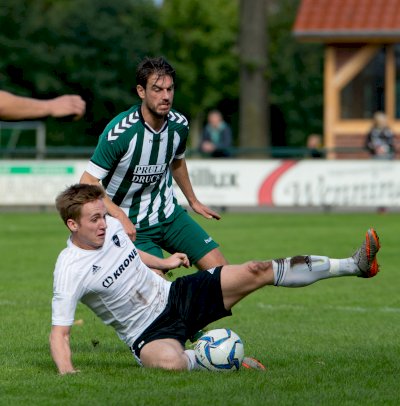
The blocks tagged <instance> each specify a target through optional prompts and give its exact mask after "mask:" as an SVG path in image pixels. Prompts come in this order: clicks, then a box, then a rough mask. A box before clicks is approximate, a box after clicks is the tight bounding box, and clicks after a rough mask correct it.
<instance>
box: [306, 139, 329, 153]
mask: <svg viewBox="0 0 400 406" xmlns="http://www.w3.org/2000/svg"><path fill="white" fill-rule="evenodd" d="M307 148H308V153H307V156H309V157H310V158H324V157H325V155H324V152H323V150H322V137H321V136H320V135H319V134H310V135H309V136H308V137H307Z"/></svg>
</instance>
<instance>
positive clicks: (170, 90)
mask: <svg viewBox="0 0 400 406" xmlns="http://www.w3.org/2000/svg"><path fill="white" fill-rule="evenodd" d="M137 91H138V94H139V97H140V98H141V99H142V102H143V107H144V108H145V109H146V110H148V112H149V113H150V114H151V115H153V116H154V117H155V118H164V117H165V116H166V115H167V114H168V113H169V111H170V110H171V107H172V102H173V100H174V81H173V79H172V77H171V76H168V75H163V76H160V75H158V74H156V73H153V74H152V75H150V77H149V78H148V80H147V85H146V89H143V87H142V86H138V87H137Z"/></svg>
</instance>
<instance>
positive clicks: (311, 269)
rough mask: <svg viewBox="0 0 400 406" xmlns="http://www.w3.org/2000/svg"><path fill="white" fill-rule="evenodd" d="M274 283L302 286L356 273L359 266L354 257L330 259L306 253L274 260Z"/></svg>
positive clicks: (276, 284) (277, 284)
mask: <svg viewBox="0 0 400 406" xmlns="http://www.w3.org/2000/svg"><path fill="white" fill-rule="evenodd" d="M272 269H273V271H274V285H275V286H286V287H301V286H307V285H311V284H312V283H314V282H317V281H319V280H321V279H327V278H333V277H337V276H348V275H356V274H357V271H358V267H357V266H356V265H355V263H354V260H353V258H345V259H330V258H328V257H324V256H317V255H304V256H296V257H292V258H284V259H276V260H273V261H272Z"/></svg>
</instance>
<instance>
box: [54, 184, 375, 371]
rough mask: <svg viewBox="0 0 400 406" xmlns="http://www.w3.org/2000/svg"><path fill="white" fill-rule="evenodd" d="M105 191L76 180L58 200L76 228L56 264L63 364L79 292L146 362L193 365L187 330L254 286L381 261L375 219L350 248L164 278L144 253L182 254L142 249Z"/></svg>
mask: <svg viewBox="0 0 400 406" xmlns="http://www.w3.org/2000/svg"><path fill="white" fill-rule="evenodd" d="M104 200H105V199H104V191H103V189H102V188H101V187H99V186H95V185H85V184H80V185H73V186H70V187H69V188H67V189H66V190H65V191H63V192H62V193H61V194H60V195H59V196H58V197H57V200H56V206H57V209H58V211H59V213H60V216H61V217H62V219H63V220H64V223H65V224H66V226H67V227H68V229H69V231H70V233H71V235H70V238H69V239H68V242H67V248H65V249H64V250H63V251H62V252H61V254H60V255H59V257H58V260H57V264H56V268H55V271H54V285H53V301H52V329H51V333H50V349H51V354H52V357H53V360H54V362H55V364H56V366H57V369H58V371H59V373H60V374H69V373H75V372H77V370H76V369H75V367H74V365H73V363H72V356H71V348H70V329H71V326H72V324H73V321H74V314H75V309H76V306H77V303H78V302H79V301H81V302H82V303H84V304H85V305H87V306H88V307H89V308H90V309H91V310H92V311H93V312H94V313H95V314H96V315H97V316H98V317H100V318H101V319H102V320H103V322H104V323H105V324H107V325H110V326H112V327H113V328H114V329H115V331H116V332H117V334H118V336H119V338H120V339H121V340H123V341H124V342H125V343H126V344H127V345H128V347H129V348H130V349H131V351H132V353H133V354H134V356H135V357H136V359H137V361H138V362H139V363H140V364H141V365H143V366H144V367H152V368H162V369H168V370H191V369H195V368H196V367H198V365H197V363H196V359H195V355H194V351H193V350H190V349H185V343H186V341H187V340H188V339H189V337H191V336H192V335H193V334H194V333H195V332H197V331H198V330H200V329H201V328H203V327H204V326H206V325H207V324H209V323H211V322H213V321H216V320H218V319H220V318H222V317H225V316H229V315H231V308H232V307H233V306H234V305H235V304H236V303H238V302H239V301H240V300H241V299H243V298H244V297H245V296H247V295H248V294H250V293H251V292H253V291H255V290H257V289H259V288H262V287H264V286H267V285H275V286H286V287H301V286H306V285H309V284H312V283H314V282H316V281H319V280H322V279H327V278H334V277H343V276H360V277H363V278H370V277H373V276H375V275H376V274H377V272H378V271H379V266H378V262H377V259H376V254H377V252H378V250H379V247H380V246H379V239H378V236H377V234H376V232H375V231H374V230H373V229H370V230H368V231H367V234H366V238H365V241H364V243H363V245H362V246H361V247H360V248H359V249H358V250H357V251H356V252H355V253H354V255H353V256H352V257H349V258H344V259H331V258H328V257H325V256H313V255H311V256H308V255H307V256H296V257H292V258H285V259H277V260H270V261H249V262H246V263H244V264H241V265H225V266H222V267H216V268H212V269H209V270H208V271H202V272H200V271H199V272H197V273H195V274H191V275H188V276H184V277H180V278H177V279H176V280H175V281H174V282H171V281H167V280H166V279H164V278H163V277H161V276H160V275H158V274H156V273H155V272H153V271H151V270H150V269H149V268H148V267H147V266H146V265H145V263H146V264H147V265H149V266H153V267H157V268H159V269H170V268H175V267H178V266H180V265H184V266H187V265H188V259H187V257H186V255H185V254H179V253H176V254H174V255H172V256H171V257H169V258H166V259H160V258H157V257H153V256H152V255H150V254H146V253H141V254H140V255H139V253H138V251H137V250H136V248H135V246H134V244H133V242H132V241H131V240H130V238H129V237H128V235H127V234H126V233H125V231H124V229H123V227H122V225H121V223H120V222H119V221H118V220H117V219H114V218H112V217H110V216H108V215H107V209H106V206H105V203H104ZM261 328H262V327H261Z"/></svg>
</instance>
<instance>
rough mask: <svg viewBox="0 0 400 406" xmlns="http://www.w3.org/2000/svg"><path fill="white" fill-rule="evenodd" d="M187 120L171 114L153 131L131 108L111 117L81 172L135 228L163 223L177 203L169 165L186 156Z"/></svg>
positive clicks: (137, 108) (138, 112)
mask: <svg viewBox="0 0 400 406" xmlns="http://www.w3.org/2000/svg"><path fill="white" fill-rule="evenodd" d="M188 133H189V126H188V121H187V119H186V118H185V117H184V116H183V115H182V114H180V113H178V112H177V111H175V110H171V111H170V112H169V114H168V120H166V122H165V124H164V126H163V127H162V129H161V130H160V131H159V132H155V131H154V130H153V129H152V128H151V127H150V126H149V125H148V124H146V123H145V122H144V119H143V117H142V115H141V112H140V105H138V106H133V107H132V108H131V109H129V110H128V111H125V112H123V113H121V114H119V115H118V116H116V117H115V118H114V119H113V120H112V121H111V122H110V123H109V124H108V125H107V127H106V128H105V130H104V131H103V133H102V134H101V136H100V138H99V142H98V145H97V147H96V150H95V151H94V153H93V156H92V158H91V159H90V162H89V164H88V166H87V169H86V171H87V172H88V173H89V174H91V175H92V176H95V177H96V178H97V179H101V180H102V184H103V186H104V188H105V189H106V192H107V195H108V196H109V197H110V198H111V200H112V201H113V202H114V203H115V204H117V205H118V206H119V207H121V209H122V210H124V212H125V213H126V214H127V215H128V216H129V218H130V219H131V221H132V222H133V224H135V225H136V227H137V228H140V227H146V226H151V225H155V224H158V223H160V222H162V221H164V220H165V219H166V218H168V217H169V216H170V215H171V214H172V213H173V211H174V208H175V206H176V204H177V201H176V197H175V194H174V191H173V187H172V175H171V171H170V168H169V165H170V164H171V162H172V161H173V160H174V159H183V158H184V156H185V149H186V140H187V137H188Z"/></svg>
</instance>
